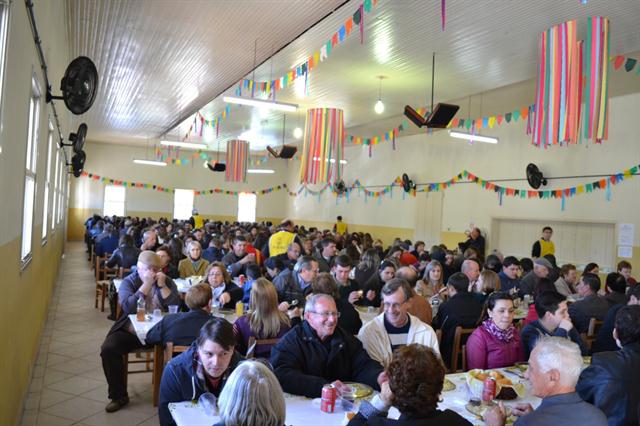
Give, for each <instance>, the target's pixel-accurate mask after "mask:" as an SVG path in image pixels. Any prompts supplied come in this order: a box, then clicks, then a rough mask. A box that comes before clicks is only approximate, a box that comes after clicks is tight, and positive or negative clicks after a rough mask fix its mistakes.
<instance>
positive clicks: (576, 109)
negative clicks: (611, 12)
mask: <svg viewBox="0 0 640 426" xmlns="http://www.w3.org/2000/svg"><path fill="white" fill-rule="evenodd" d="M587 27H588V28H587V39H586V41H585V42H582V41H578V40H577V35H576V34H577V23H576V21H568V22H565V23H563V24H560V25H556V26H554V27H551V28H549V29H548V30H547V31H545V32H543V33H542V36H541V39H540V64H539V71H538V80H537V84H536V103H535V111H536V112H537V114H536V117H535V120H534V124H533V136H532V143H533V144H534V145H536V146H538V147H544V148H546V147H548V146H549V145H563V144H567V145H568V144H576V143H578V142H579V141H580V139H581V138H582V137H584V139H586V140H594V141H595V142H596V143H600V142H602V140H604V139H607V124H608V117H607V113H608V105H609V102H608V96H609V95H608V67H609V61H608V53H609V21H608V20H607V19H606V18H602V17H588V18H587ZM583 97H584V99H583ZM583 101H584V103H585V105H584V110H583V107H582V103H583Z"/></svg>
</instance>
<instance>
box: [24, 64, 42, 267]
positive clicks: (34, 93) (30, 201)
mask: <svg viewBox="0 0 640 426" xmlns="http://www.w3.org/2000/svg"><path fill="white" fill-rule="evenodd" d="M39 122H40V87H39V85H38V80H37V78H36V76H35V75H33V76H32V77H31V96H30V97H29V121H28V126H29V127H28V128H27V156H26V157H27V161H26V165H25V171H24V200H23V204H22V248H21V251H20V256H21V259H22V263H23V265H25V264H26V263H27V262H28V261H29V260H30V259H31V240H32V232H33V209H34V197H35V193H36V163H37V160H38V130H39V129H38V127H39V126H38V124H39Z"/></svg>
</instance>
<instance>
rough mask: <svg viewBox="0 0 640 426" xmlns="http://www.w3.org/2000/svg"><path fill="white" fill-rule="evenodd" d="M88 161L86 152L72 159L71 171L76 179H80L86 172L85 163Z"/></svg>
mask: <svg viewBox="0 0 640 426" xmlns="http://www.w3.org/2000/svg"><path fill="white" fill-rule="evenodd" d="M86 159H87V155H86V154H85V153H84V151H79V152H77V153H75V154H74V155H73V157H72V158H71V171H72V173H73V175H74V176H75V177H80V175H81V174H82V171H83V170H84V162H85V160H86Z"/></svg>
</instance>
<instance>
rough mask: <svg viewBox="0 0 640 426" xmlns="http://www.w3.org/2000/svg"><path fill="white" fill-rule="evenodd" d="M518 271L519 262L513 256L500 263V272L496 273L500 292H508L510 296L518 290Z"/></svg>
mask: <svg viewBox="0 0 640 426" xmlns="http://www.w3.org/2000/svg"><path fill="white" fill-rule="evenodd" d="M519 269H520V261H519V260H518V259H517V258H516V257H514V256H507V257H505V258H504V260H503V261H502V271H500V272H499V273H498V276H499V277H500V291H508V292H509V293H510V294H513V293H515V292H516V291H518V289H519V288H520V279H518V270H519Z"/></svg>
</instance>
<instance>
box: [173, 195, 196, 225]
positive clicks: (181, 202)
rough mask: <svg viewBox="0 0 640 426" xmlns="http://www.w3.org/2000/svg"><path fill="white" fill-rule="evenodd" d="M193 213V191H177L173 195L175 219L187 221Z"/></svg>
mask: <svg viewBox="0 0 640 426" xmlns="http://www.w3.org/2000/svg"><path fill="white" fill-rule="evenodd" d="M192 211H193V191H192V190H190V189H176V190H175V192H174V194H173V218H174V219H178V220H185V219H189V218H190V217H191V212H192Z"/></svg>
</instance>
